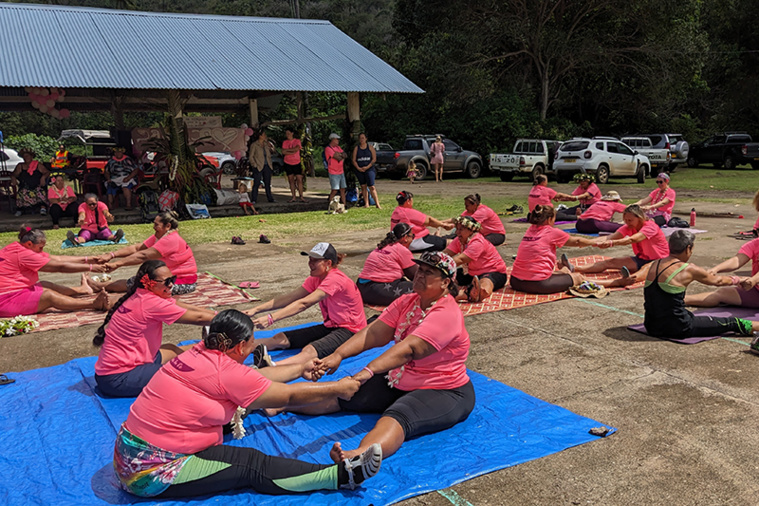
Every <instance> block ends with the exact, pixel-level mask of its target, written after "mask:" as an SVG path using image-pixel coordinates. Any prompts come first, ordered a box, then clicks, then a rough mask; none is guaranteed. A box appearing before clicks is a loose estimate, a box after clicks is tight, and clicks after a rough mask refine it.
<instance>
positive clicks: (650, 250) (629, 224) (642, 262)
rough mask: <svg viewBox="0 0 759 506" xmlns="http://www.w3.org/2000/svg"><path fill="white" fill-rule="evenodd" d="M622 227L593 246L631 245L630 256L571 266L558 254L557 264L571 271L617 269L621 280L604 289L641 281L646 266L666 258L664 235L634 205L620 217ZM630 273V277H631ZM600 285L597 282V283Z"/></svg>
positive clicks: (645, 273)
mask: <svg viewBox="0 0 759 506" xmlns="http://www.w3.org/2000/svg"><path fill="white" fill-rule="evenodd" d="M622 217H623V219H624V222H625V224H624V225H623V226H622V227H620V228H619V229H618V230H617V231H616V232H614V233H613V234H611V235H607V236H601V237H599V238H598V239H596V241H595V243H596V245H597V246H598V247H599V248H611V247H614V246H627V245H628V244H629V245H632V249H633V253H634V256H631V257H622V258H610V259H608V260H603V261H601V262H596V263H594V264H590V265H583V266H579V265H578V266H573V265H572V264H570V263H569V260H568V259H567V257H566V255H562V257H561V264H562V265H563V266H564V267H567V268H569V269H570V270H571V271H573V272H579V273H586V272H588V273H591V272H603V271H605V270H607V269H619V270H620V271H621V272H622V279H618V280H613V281H614V283H613V284H606V285H605V286H624V285H626V284H633V283H637V282H638V281H643V280H645V279H646V276H647V275H648V268H649V267H650V263H651V262H653V261H654V260H658V259H660V258H666V257H667V256H669V244H668V243H667V238H666V237H664V232H662V231H661V229H660V228H659V227H658V226H657V225H656V223H655V222H654V221H653V220H649V219H647V218H646V215H645V214H643V210H642V209H641V208H640V206H638V205H637V204H633V205H631V206H628V207H627V208H626V209H625V212H624V214H623V215H622ZM631 274H632V275H631ZM599 284H600V283H599Z"/></svg>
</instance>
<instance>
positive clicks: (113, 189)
mask: <svg viewBox="0 0 759 506" xmlns="http://www.w3.org/2000/svg"><path fill="white" fill-rule="evenodd" d="M125 152H126V148H124V147H123V146H114V148H113V156H112V157H111V158H110V159H109V160H108V162H106V164H105V180H106V181H108V207H109V208H110V209H113V198H114V197H115V196H116V195H118V193H119V190H123V191H124V203H125V206H124V209H126V210H127V211H131V210H132V188H134V187H135V186H137V179H136V178H137V175H138V174H139V173H140V169H139V167H137V165H136V164H135V163H134V160H132V158H131V157H129V156H127V155H126V154H125Z"/></svg>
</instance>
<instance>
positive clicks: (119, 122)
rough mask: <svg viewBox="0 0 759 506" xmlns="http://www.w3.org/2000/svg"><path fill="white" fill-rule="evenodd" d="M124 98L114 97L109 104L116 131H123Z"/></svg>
mask: <svg viewBox="0 0 759 506" xmlns="http://www.w3.org/2000/svg"><path fill="white" fill-rule="evenodd" d="M123 104H124V97H122V96H121V95H116V96H114V97H113V102H111V114H112V115H113V124H114V125H115V126H116V130H124V107H123Z"/></svg>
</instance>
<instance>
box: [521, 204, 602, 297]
mask: <svg viewBox="0 0 759 506" xmlns="http://www.w3.org/2000/svg"><path fill="white" fill-rule="evenodd" d="M528 220H529V222H530V228H528V229H527V231H526V232H525V233H524V237H522V241H521V242H520V243H519V248H518V249H517V257H516V259H515V260H514V265H513V266H512V269H511V281H510V282H509V284H510V285H511V287H512V288H513V289H514V290H518V291H520V292H526V293H538V294H547V293H559V292H563V291H565V290H567V289H568V288H570V287H572V286H577V285H579V284H580V283H582V282H583V281H584V280H585V278H584V277H583V276H582V275H580V274H574V273H572V272H571V271H570V270H569V269H568V268H567V267H562V266H559V267H560V269H559V270H558V271H557V270H555V269H556V267H557V265H556V249H557V248H561V247H563V246H569V247H578V248H584V247H585V246H593V245H594V244H595V241H593V240H592V239H588V238H586V237H577V236H572V235H569V234H568V233H566V232H565V231H563V230H559V229H558V228H554V223H555V222H556V211H555V210H554V208H553V207H552V206H550V205H538V206H536V207H535V209H533V211H532V212H531V213H530V216H529V217H528Z"/></svg>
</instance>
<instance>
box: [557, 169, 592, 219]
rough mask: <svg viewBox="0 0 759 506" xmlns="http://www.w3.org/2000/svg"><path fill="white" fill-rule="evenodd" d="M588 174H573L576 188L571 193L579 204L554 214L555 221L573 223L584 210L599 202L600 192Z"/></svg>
mask: <svg viewBox="0 0 759 506" xmlns="http://www.w3.org/2000/svg"><path fill="white" fill-rule="evenodd" d="M593 179H594V177H593V176H592V175H590V174H583V173H580V174H575V177H574V182H575V183H577V188H575V190H574V191H573V192H572V196H573V197H575V198H576V199H577V200H578V201H579V202H580V203H579V204H577V205H576V206H572V207H568V208H566V209H562V210H561V211H557V212H556V221H575V220H577V218H578V216H580V214H582V213H583V212H584V211H585V210H586V209H588V208H589V207H590V206H592V205H593V204H595V203H596V202H598V201H600V200H601V190H599V189H598V186H596V183H595V182H594V181H593Z"/></svg>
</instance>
